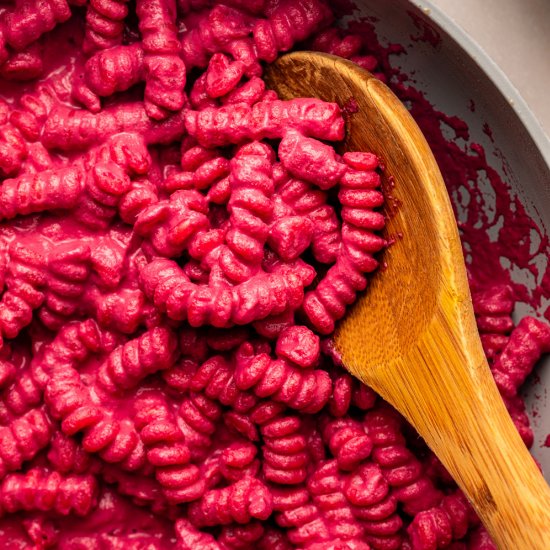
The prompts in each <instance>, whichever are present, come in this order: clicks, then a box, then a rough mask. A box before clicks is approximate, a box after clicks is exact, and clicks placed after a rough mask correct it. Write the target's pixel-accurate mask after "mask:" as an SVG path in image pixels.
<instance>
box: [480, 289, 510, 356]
mask: <svg viewBox="0 0 550 550" xmlns="http://www.w3.org/2000/svg"><path fill="white" fill-rule="evenodd" d="M472 302H473V305H474V312H475V315H476V323H477V328H478V329H479V336H480V338H481V343H482V344H483V349H484V351H485V355H486V356H487V360H488V361H489V363H490V364H492V363H493V361H494V360H495V359H496V357H497V356H498V355H499V354H500V352H501V351H502V350H503V349H504V346H505V345H506V343H507V342H508V336H509V334H510V332H511V331H512V328H513V327H514V322H513V320H512V310H513V309H514V299H513V295H512V289H511V287H509V286H494V287H490V288H488V289H485V290H482V291H477V292H473V293H472Z"/></svg>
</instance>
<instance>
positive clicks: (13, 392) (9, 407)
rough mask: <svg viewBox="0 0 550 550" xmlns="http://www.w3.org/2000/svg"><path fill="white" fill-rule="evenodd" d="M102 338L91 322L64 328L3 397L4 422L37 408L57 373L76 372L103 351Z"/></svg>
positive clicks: (0, 402) (0, 404)
mask: <svg viewBox="0 0 550 550" xmlns="http://www.w3.org/2000/svg"><path fill="white" fill-rule="evenodd" d="M103 336H104V335H102V334H101V332H100V331H99V329H98V327H97V325H96V323H95V322H94V321H92V320H88V321H83V322H72V323H67V324H66V325H64V326H63V327H62V328H61V329H60V330H59V332H58V333H57V336H56V337H55V338H54V339H53V341H52V342H51V343H49V344H46V345H45V346H44V348H43V349H42V350H41V351H40V352H39V353H37V354H36V355H35V356H34V357H33V358H32V361H31V362H30V365H29V366H28V368H26V369H24V370H23V371H22V372H21V373H20V374H19V376H18V377H16V378H15V380H14V381H13V383H12V384H11V385H10V386H9V387H8V388H7V389H6V390H5V391H4V393H3V394H2V398H1V400H0V412H1V414H0V418H1V420H2V422H9V421H10V419H13V418H14V417H17V416H20V415H23V414H25V413H26V412H27V411H29V410H31V409H32V408H34V407H35V406H36V405H38V404H39V403H40V402H41V401H42V398H43V392H44V388H45V387H46V385H47V383H48V381H49V380H50V377H51V375H52V372H53V371H54V369H73V368H74V367H76V366H77V365H79V364H80V363H81V362H82V361H85V360H86V359H87V358H88V357H90V355H92V354H93V353H95V352H97V351H99V350H100V349H101V348H102V345H103V342H102V340H103Z"/></svg>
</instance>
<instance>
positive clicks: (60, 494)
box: [0, 468, 97, 516]
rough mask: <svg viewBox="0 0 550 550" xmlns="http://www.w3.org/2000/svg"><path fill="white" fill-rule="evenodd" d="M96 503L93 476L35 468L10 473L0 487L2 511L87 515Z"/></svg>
mask: <svg viewBox="0 0 550 550" xmlns="http://www.w3.org/2000/svg"><path fill="white" fill-rule="evenodd" d="M96 504H97V483H96V480H95V478H94V477H93V476H91V475H82V476H77V475H69V476H62V475H61V474H59V473H58V472H48V471H47V470H44V469H40V468H33V469H31V470H28V471H27V472H26V473H24V474H9V475H7V476H6V477H5V478H4V480H3V481H2V484H1V485H0V512H2V513H4V514H5V513H10V514H13V513H14V512H19V511H21V510H24V511H29V512H30V511H36V512H39V511H41V512H48V511H51V512H55V513H57V514H61V515H68V514H75V515H78V516H85V515H87V514H88V513H89V512H90V510H91V509H92V508H93V507H94V506H95V505H96Z"/></svg>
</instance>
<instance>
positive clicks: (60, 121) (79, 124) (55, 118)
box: [41, 102, 184, 151]
mask: <svg viewBox="0 0 550 550" xmlns="http://www.w3.org/2000/svg"><path fill="white" fill-rule="evenodd" d="M124 132H127V133H132V134H140V135H142V136H143V138H144V140H145V142H146V143H147V144H148V145H149V144H154V143H172V142H173V141H175V140H176V139H179V138H181V136H182V135H183V134H184V121H183V115H182V114H180V113H176V114H174V115H172V116H170V117H169V118H168V119H166V120H163V121H159V122H157V121H153V120H151V119H150V118H149V116H148V115H147V113H146V111H145V108H144V107H143V104H142V103H141V102H135V103H121V104H119V105H115V106H112V107H107V108H105V109H103V110H102V111H101V112H99V113H90V112H88V111H86V110H83V109H71V108H69V107H66V106H64V105H59V106H56V107H54V108H53V109H52V110H51V112H50V113H49V116H48V118H47V119H46V122H45V124H44V128H43V131H42V136H41V141H42V143H43V144H44V145H45V146H46V148H47V149H59V150H61V151H83V150H86V149H88V148H90V147H94V146H96V145H99V144H101V143H104V142H105V141H107V140H108V139H109V137H111V136H112V135H114V134H120V133H124Z"/></svg>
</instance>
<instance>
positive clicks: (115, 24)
mask: <svg viewBox="0 0 550 550" xmlns="http://www.w3.org/2000/svg"><path fill="white" fill-rule="evenodd" d="M127 15H128V7H127V0H90V2H89V3H88V7H87V11H86V24H85V27H84V41H83V42H82V48H83V50H84V52H86V53H87V54H91V53H94V52H96V51H98V50H105V49H107V48H112V47H113V46H118V45H119V44H120V43H121V42H122V34H123V31H124V19H126V16H127Z"/></svg>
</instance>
